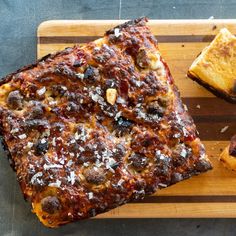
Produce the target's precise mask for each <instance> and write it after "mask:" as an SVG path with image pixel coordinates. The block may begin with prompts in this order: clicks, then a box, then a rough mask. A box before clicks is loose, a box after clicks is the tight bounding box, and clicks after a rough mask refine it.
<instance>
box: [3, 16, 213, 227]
mask: <svg viewBox="0 0 236 236" xmlns="http://www.w3.org/2000/svg"><path fill="white" fill-rule="evenodd" d="M146 22H147V19H146V18H140V19H136V20H134V21H129V22H126V23H124V24H122V25H119V26H117V27H115V28H114V29H111V30H109V31H107V32H106V33H105V35H104V37H103V38H101V39H98V40H96V41H94V42H90V43H88V44H86V45H83V46H74V47H73V48H67V49H65V50H63V51H61V52H58V53H56V54H53V55H48V56H46V57H44V58H42V59H41V60H40V61H38V62H37V63H36V64H34V65H30V66H27V67H24V68H23V69H20V70H18V71H17V72H16V73H13V74H11V75H9V76H7V77H5V78H4V79H2V81H1V84H0V126H1V135H2V137H3V143H4V145H5V148H6V149H7V151H8V154H9V155H8V156H9V159H10V162H11V164H12V167H13V168H14V170H15V171H16V174H17V179H18V181H19V184H20V187H21V189H22V192H23V194H24V197H25V199H27V200H28V201H29V202H31V204H32V208H33V212H35V213H36V215H37V216H38V218H39V220H40V221H41V222H42V223H43V224H44V225H45V226H48V227H57V226H59V225H62V224H66V223H68V222H72V221H76V220H79V219H83V218H88V217H92V216H95V215H97V214H99V213H102V212H105V211H108V210H110V209H112V208H115V207H117V206H120V205H122V204H124V203H127V202H129V201H132V200H135V199H142V198H143V197H144V196H145V195H147V194H152V193H154V192H155V191H156V190H158V189H160V188H163V187H167V186H169V185H171V184H174V183H177V182H179V181H182V180H183V179H187V178H190V177H191V176H193V175H196V174H199V173H201V172H205V171H207V170H208V169H211V164H210V162H209V160H208V159H207V156H206V154H205V149H204V146H203V144H202V143H201V142H200V139H199V137H198V133H197V131H196V127H195V125H194V123H193V120H192V118H191V117H190V116H189V114H188V113H187V111H186V109H185V107H184V106H183V104H182V102H181V99H180V95H179V92H178V89H177V87H176V86H175V85H174V81H173V79H172V77H171V74H170V72H169V69H168V67H167V65H166V63H165V61H164V60H163V59H162V57H161V55H160V52H159V50H158V45H157V40H156V39H155V37H154V36H153V35H152V33H151V31H150V29H149V27H148V26H147V25H146Z"/></svg>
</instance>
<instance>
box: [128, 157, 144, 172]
mask: <svg viewBox="0 0 236 236" xmlns="http://www.w3.org/2000/svg"><path fill="white" fill-rule="evenodd" d="M129 161H130V163H131V164H132V166H133V167H134V168H135V169H136V170H137V171H141V170H143V169H144V168H145V167H146V166H147V164H148V159H147V157H146V156H144V155H142V154H140V153H132V154H131V156H130V157H129Z"/></svg>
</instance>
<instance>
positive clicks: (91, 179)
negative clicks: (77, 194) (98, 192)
mask: <svg viewBox="0 0 236 236" xmlns="http://www.w3.org/2000/svg"><path fill="white" fill-rule="evenodd" d="M84 177H85V179H86V181H87V182H88V183H91V184H102V183H104V182H105V180H106V178H105V172H104V170H103V169H102V168H98V167H92V168H88V169H87V170H85V172H84Z"/></svg>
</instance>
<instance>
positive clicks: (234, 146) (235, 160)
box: [220, 135, 236, 171]
mask: <svg viewBox="0 0 236 236" xmlns="http://www.w3.org/2000/svg"><path fill="white" fill-rule="evenodd" d="M220 160H221V161H222V162H223V164H224V165H225V166H226V167H227V168H228V169H230V170H234V171H236V135H234V136H233V137H232V138H231V141H230V144H229V146H227V147H226V148H225V149H224V151H223V152H222V153H221V155H220Z"/></svg>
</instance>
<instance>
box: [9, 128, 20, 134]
mask: <svg viewBox="0 0 236 236" xmlns="http://www.w3.org/2000/svg"><path fill="white" fill-rule="evenodd" d="M17 132H19V129H18V128H15V129H12V130H11V132H10V133H11V134H14V133H17Z"/></svg>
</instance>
